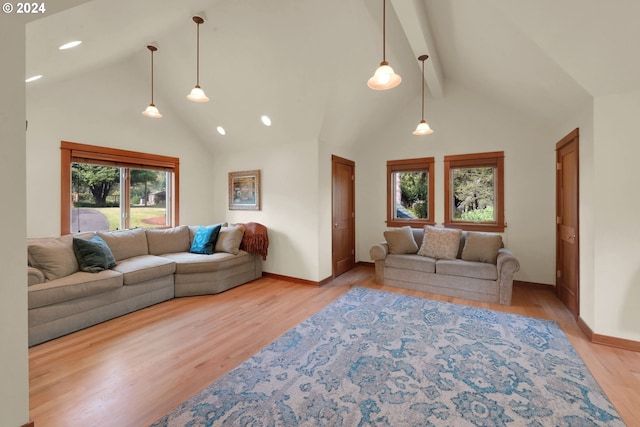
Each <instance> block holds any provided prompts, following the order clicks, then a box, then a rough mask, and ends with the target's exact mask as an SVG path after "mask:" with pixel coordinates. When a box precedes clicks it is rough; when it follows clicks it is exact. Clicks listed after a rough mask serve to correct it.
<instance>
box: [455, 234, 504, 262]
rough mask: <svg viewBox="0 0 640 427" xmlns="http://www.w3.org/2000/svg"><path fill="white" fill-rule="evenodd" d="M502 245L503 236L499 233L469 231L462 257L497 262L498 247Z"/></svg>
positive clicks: (466, 259) (470, 259) (467, 259)
mask: <svg viewBox="0 0 640 427" xmlns="http://www.w3.org/2000/svg"><path fill="white" fill-rule="evenodd" d="M501 247H502V236H501V235H499V234H496V233H480V232H476V231H468V232H467V238H466V240H465V243H464V248H463V249H462V259H463V260H465V261H476V262H486V263H490V264H495V263H496V261H497V260H498V249H500V248H501Z"/></svg>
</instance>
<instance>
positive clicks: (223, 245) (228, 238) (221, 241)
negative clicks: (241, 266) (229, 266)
mask: <svg viewBox="0 0 640 427" xmlns="http://www.w3.org/2000/svg"><path fill="white" fill-rule="evenodd" d="M242 236H244V225H230V226H229V227H222V228H221V229H220V234H218V241H217V242H216V248H215V252H227V253H230V254H233V255H238V252H240V243H242Z"/></svg>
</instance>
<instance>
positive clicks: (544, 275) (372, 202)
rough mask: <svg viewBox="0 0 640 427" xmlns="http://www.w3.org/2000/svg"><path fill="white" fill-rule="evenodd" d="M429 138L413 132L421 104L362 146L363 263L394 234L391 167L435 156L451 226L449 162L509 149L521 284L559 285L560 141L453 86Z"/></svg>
mask: <svg viewBox="0 0 640 427" xmlns="http://www.w3.org/2000/svg"><path fill="white" fill-rule="evenodd" d="M426 102H427V107H426V117H425V118H426V119H427V122H428V123H429V124H430V125H431V127H432V128H433V129H434V133H433V134H432V135H428V136H421V137H419V136H415V135H412V133H411V132H412V131H413V130H414V129H415V127H416V125H417V123H418V121H419V120H420V115H419V113H420V110H419V107H420V100H419V99H417V100H416V101H415V102H411V103H409V104H407V106H406V108H405V109H403V110H400V111H398V112H397V116H396V118H395V120H391V121H390V125H389V126H388V127H387V129H386V130H385V131H384V132H383V133H379V134H377V135H372V136H371V137H369V138H366V139H363V140H362V141H361V142H360V143H359V144H358V146H357V149H356V152H357V153H358V155H357V156H356V158H355V159H354V160H355V161H356V163H357V167H358V173H357V174H356V187H357V189H358V190H357V206H356V217H357V235H358V245H359V250H358V253H359V257H360V260H362V261H370V259H369V248H370V247H371V245H373V244H375V243H378V242H380V241H381V240H383V236H382V233H383V231H384V230H385V228H386V224H385V220H386V161H387V160H396V159H407V158H417V157H431V156H433V157H435V171H434V172H435V220H436V222H437V223H438V224H442V222H443V221H444V187H443V185H444V176H443V173H444V166H443V164H442V162H443V159H444V156H446V155H451V154H465V153H481V152H489V151H504V153H505V218H506V221H507V228H506V230H505V232H504V235H503V238H504V241H505V246H507V247H508V248H509V249H511V250H512V251H513V253H514V255H515V256H516V257H517V258H518V260H519V261H520V271H519V272H518V273H516V279H518V280H524V281H529V282H535V283H544V284H553V283H554V263H555V259H554V256H555V255H554V253H555V243H554V242H555V241H554V235H555V234H554V233H555V213H554V206H555V201H554V185H555V169H554V164H555V160H554V148H553V146H550V144H549V141H554V142H555V141H556V136H555V135H554V134H553V132H552V131H551V130H548V129H546V128H545V126H544V125H543V124H542V123H535V122H531V119H530V118H528V117H523V116H521V115H518V114H517V113H516V112H514V111H512V110H510V109H508V108H504V107H502V106H500V105H498V104H496V103H495V102H493V101H492V100H490V99H486V98H483V97H480V96H478V95H476V94H474V93H473V92H470V91H468V90H466V89H464V88H462V87H455V86H453V85H452V84H449V85H448V86H447V92H446V97H444V98H442V99H437V100H431V99H428V100H427V101H426Z"/></svg>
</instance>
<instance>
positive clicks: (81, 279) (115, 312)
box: [27, 225, 262, 346]
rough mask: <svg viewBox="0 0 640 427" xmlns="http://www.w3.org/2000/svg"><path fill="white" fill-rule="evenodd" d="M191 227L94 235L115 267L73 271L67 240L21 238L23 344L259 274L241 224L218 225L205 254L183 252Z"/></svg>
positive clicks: (70, 244) (70, 239) (259, 265)
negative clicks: (24, 242) (24, 257)
mask: <svg viewBox="0 0 640 427" xmlns="http://www.w3.org/2000/svg"><path fill="white" fill-rule="evenodd" d="M197 229H198V227H197V226H186V225H183V226H178V227H174V228H169V229H143V228H137V229H132V230H121V231H99V232H97V233H83V234H81V235H75V237H77V238H82V239H85V240H89V239H92V238H93V236H95V235H97V236H100V238H101V239H102V240H103V241H104V242H105V243H106V244H107V245H108V247H109V249H110V250H111V253H112V254H113V258H115V266H113V267H111V268H108V269H105V270H103V271H99V272H95V273H91V272H86V271H80V265H79V264H78V259H77V257H76V253H75V252H74V245H73V237H74V236H71V235H66V236H61V237H51V238H33V239H28V242H27V248H28V260H29V266H28V307H29V314H28V317H29V345H30V346H33V345H36V344H39V343H42V342H44V341H48V340H51V339H53V338H56V337H59V336H62V335H65V334H68V333H71V332H74V331H77V330H80V329H83V328H86V327H88V326H91V325H95V324H97V323H100V322H103V321H105V320H108V319H112V318H114V317H117V316H121V315H123V314H126V313H129V312H132V311H135V310H138V309H140V308H143V307H147V306H150V305H152V304H156V303H159V302H161V301H165V300H168V299H171V298H173V297H181V296H188V295H204V294H215V293H219V292H222V291H225V290H227V289H230V288H232V287H235V286H238V285H240V284H243V283H246V282H249V281H251V280H254V279H257V278H259V277H261V276H262V258H261V257H260V255H258V254H254V253H248V252H246V251H244V250H241V249H240V243H241V239H242V233H243V232H244V229H243V228H242V226H229V227H222V228H221V230H220V233H219V236H218V239H217V243H216V244H215V252H214V253H213V254H211V255H203V254H197V253H190V252H189V250H190V248H191V244H192V243H193V238H194V235H195V233H196V231H197Z"/></svg>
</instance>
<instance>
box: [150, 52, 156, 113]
mask: <svg viewBox="0 0 640 427" xmlns="http://www.w3.org/2000/svg"><path fill="white" fill-rule="evenodd" d="M149 50H150V51H151V104H152V105H155V104H154V103H153V50H151V49H149Z"/></svg>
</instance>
